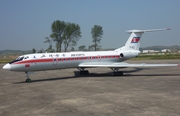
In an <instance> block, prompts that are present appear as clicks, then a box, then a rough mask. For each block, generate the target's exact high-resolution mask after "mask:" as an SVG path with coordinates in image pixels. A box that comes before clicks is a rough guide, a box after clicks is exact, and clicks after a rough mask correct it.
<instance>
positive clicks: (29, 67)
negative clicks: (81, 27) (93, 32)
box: [3, 28, 180, 82]
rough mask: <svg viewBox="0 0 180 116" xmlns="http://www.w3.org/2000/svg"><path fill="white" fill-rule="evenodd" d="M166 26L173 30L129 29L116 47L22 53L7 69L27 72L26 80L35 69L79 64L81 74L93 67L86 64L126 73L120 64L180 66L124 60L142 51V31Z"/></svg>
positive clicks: (118, 73) (115, 72)
mask: <svg viewBox="0 0 180 116" xmlns="http://www.w3.org/2000/svg"><path fill="white" fill-rule="evenodd" d="M164 30H170V28H165V29H150V30H128V31H127V33H129V34H130V37H129V38H128V40H127V42H126V43H125V45H124V46H123V47H120V48H118V49H115V50H113V51H88V52H62V53H35V54H26V55H21V56H19V57H18V58H17V59H15V60H13V61H11V62H9V63H7V64H5V65H4V66H3V69H5V70H10V71H19V72H25V74H26V82H31V79H30V78H29V76H30V74H31V73H32V72H34V71H45V70H56V69H66V68H77V69H79V71H80V74H88V73H89V71H88V70H85V68H92V67H93V68H95V67H107V68H110V69H111V70H112V71H113V75H115V76H116V75H119V76H122V75H123V72H122V71H119V69H120V68H128V67H156V66H159V67H163V66H180V64H146V63H140V64H129V63H126V62H124V61H125V60H128V59H130V58H134V57H137V56H138V55H139V53H140V51H139V48H140V39H141V36H142V34H144V33H146V32H153V31H164Z"/></svg>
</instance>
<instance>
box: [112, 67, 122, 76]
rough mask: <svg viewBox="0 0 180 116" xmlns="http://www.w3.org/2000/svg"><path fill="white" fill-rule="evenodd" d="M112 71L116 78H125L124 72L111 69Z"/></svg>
mask: <svg viewBox="0 0 180 116" xmlns="http://www.w3.org/2000/svg"><path fill="white" fill-rule="evenodd" d="M111 70H112V71H113V73H112V74H113V75H114V76H123V75H124V73H123V72H122V71H118V70H119V68H111Z"/></svg>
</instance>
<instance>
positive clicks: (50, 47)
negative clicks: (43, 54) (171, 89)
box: [44, 37, 54, 52]
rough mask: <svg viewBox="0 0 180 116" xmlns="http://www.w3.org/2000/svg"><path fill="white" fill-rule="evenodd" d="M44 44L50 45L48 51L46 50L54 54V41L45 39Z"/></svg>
mask: <svg viewBox="0 0 180 116" xmlns="http://www.w3.org/2000/svg"><path fill="white" fill-rule="evenodd" d="M44 43H49V47H48V49H46V51H47V52H53V51H54V50H53V49H52V40H51V39H49V37H45V41H44Z"/></svg>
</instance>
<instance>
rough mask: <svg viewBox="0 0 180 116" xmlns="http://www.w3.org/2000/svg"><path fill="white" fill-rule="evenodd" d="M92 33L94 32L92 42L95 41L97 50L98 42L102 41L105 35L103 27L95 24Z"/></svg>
mask: <svg viewBox="0 0 180 116" xmlns="http://www.w3.org/2000/svg"><path fill="white" fill-rule="evenodd" d="M91 34H92V39H93V40H92V42H94V50H95V51H96V50H97V47H98V43H100V42H101V38H102V35H103V30H102V27H101V26H99V25H94V27H93V28H91Z"/></svg>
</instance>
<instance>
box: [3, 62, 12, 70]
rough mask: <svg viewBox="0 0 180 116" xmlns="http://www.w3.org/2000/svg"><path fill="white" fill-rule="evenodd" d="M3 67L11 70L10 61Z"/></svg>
mask: <svg viewBox="0 0 180 116" xmlns="http://www.w3.org/2000/svg"><path fill="white" fill-rule="evenodd" d="M3 69H5V70H11V65H10V64H9V63H8V64H6V65H4V66H3Z"/></svg>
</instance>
